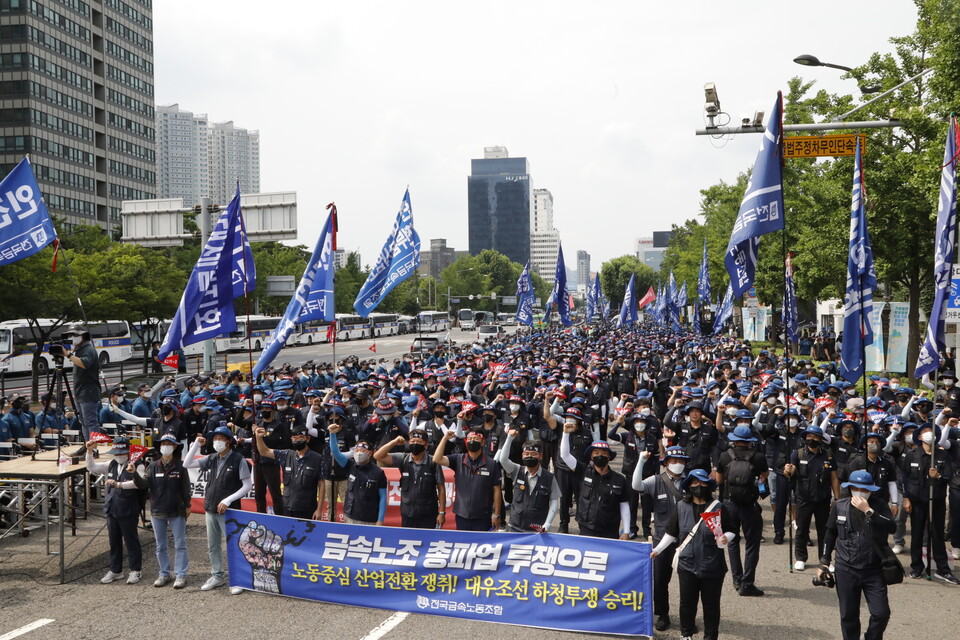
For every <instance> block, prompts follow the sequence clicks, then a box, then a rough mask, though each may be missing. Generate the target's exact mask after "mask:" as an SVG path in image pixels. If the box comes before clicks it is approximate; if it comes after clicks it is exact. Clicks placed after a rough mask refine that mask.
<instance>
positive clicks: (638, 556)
mask: <svg viewBox="0 0 960 640" xmlns="http://www.w3.org/2000/svg"><path fill="white" fill-rule="evenodd" d="M226 522H227V560H228V565H229V569H230V585H231V586H235V587H243V588H245V589H253V590H256V591H261V592H266V593H274V594H277V595H285V596H293V597H296V598H305V599H308V600H319V601H323V602H335V603H338V604H347V605H354V606H360V607H369V606H376V607H377V608H381V609H389V610H395V611H408V612H412V613H428V614H433V615H439V616H447V617H452V618H466V619H470V620H482V621H485V622H502V623H505V624H516V625H522V626H527V627H541V628H547V629H561V630H567V631H580V632H584V633H600V634H616V635H646V636H653V600H652V593H653V573H652V569H651V567H652V564H651V560H650V549H651V547H650V545H649V544H647V543H640V542H626V541H619V540H606V539H603V538H588V537H583V536H572V535H559V534H557V535H555V534H536V533H475V532H467V531H440V530H435V529H402V528H393V527H372V526H365V525H350V524H340V523H331V522H318V521H309V520H297V519H295V518H286V517H282V516H274V515H266V514H262V513H252V512H249V511H236V510H232V509H231V510H229V511H227V520H226Z"/></svg>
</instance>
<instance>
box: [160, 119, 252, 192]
mask: <svg viewBox="0 0 960 640" xmlns="http://www.w3.org/2000/svg"><path fill="white" fill-rule="evenodd" d="M157 135H158V138H157V190H158V192H159V194H160V196H159V197H161V198H183V202H184V204H186V205H187V206H191V207H192V206H194V205H196V204H199V202H200V198H201V197H203V196H209V197H210V199H211V201H212V202H213V203H215V204H220V205H225V204H227V203H228V202H230V199H231V198H233V194H234V193H235V192H236V188H237V180H239V181H240V192H241V193H259V192H260V134H259V132H257V131H250V130H247V129H240V128H237V127H235V126H234V124H233V123H232V122H221V123H211V122H210V121H209V119H208V118H207V116H206V114H194V113H191V112H189V111H184V110H182V109H180V106H179V105H176V104H173V105H169V106H161V107H158V108H157Z"/></svg>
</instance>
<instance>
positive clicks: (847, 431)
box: [843, 429, 856, 438]
mask: <svg viewBox="0 0 960 640" xmlns="http://www.w3.org/2000/svg"><path fill="white" fill-rule="evenodd" d="M855 433H856V431H854V430H853V429H844V430H843V436H844V437H845V438H852V437H853V435H854V434H855Z"/></svg>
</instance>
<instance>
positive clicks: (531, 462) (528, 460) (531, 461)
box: [523, 457, 540, 469]
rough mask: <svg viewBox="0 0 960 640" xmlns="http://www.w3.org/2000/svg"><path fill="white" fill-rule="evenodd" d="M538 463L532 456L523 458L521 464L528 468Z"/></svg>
mask: <svg viewBox="0 0 960 640" xmlns="http://www.w3.org/2000/svg"><path fill="white" fill-rule="evenodd" d="M538 464H540V461H539V460H537V459H536V458H532V457H526V458H523V466H525V467H526V468H528V469H532V468H534V467H535V466H537V465H538Z"/></svg>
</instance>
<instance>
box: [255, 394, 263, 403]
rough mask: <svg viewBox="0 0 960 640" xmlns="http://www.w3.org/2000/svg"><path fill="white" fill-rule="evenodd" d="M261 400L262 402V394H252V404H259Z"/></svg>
mask: <svg viewBox="0 0 960 640" xmlns="http://www.w3.org/2000/svg"><path fill="white" fill-rule="evenodd" d="M262 400H263V394H262V393H255V394H253V401H254V402H261V401H262Z"/></svg>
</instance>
